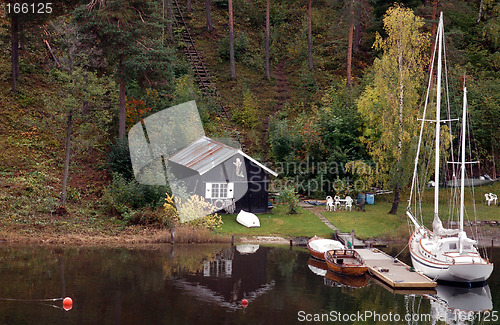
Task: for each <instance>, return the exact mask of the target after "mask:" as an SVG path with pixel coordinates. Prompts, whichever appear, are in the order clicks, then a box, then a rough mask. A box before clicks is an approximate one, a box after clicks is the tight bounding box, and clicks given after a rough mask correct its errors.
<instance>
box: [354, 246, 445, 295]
mask: <svg viewBox="0 0 500 325" xmlns="http://www.w3.org/2000/svg"><path fill="white" fill-rule="evenodd" d="M356 251H357V252H358V253H359V255H361V257H362V258H363V259H364V261H365V263H366V265H367V266H368V268H369V270H370V273H371V274H372V276H374V277H376V278H377V279H378V280H380V281H382V282H384V283H385V284H387V285H388V286H390V287H391V288H393V289H431V288H435V287H436V285H437V283H436V282H434V281H432V279H430V278H428V277H427V276H425V275H423V274H421V273H419V272H413V271H410V267H409V266H408V265H407V264H405V263H403V262H401V261H400V260H397V259H394V258H393V257H392V256H390V255H387V254H385V253H384V252H382V251H380V250H378V249H376V248H375V249H357V250H356Z"/></svg>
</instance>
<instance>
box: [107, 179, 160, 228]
mask: <svg viewBox="0 0 500 325" xmlns="http://www.w3.org/2000/svg"><path fill="white" fill-rule="evenodd" d="M166 190H167V188H166V186H152V185H142V184H139V183H138V182H137V181H136V180H135V179H132V180H127V179H126V178H125V177H123V175H121V174H119V173H113V182H112V184H111V185H110V186H109V187H108V188H107V189H105V191H104V195H103V198H102V207H103V209H104V211H105V212H106V213H109V214H113V215H118V216H121V217H123V218H124V219H125V218H126V219H127V220H126V221H127V222H128V221H129V220H128V219H133V218H132V217H131V216H130V214H132V216H133V214H134V213H137V211H136V210H140V209H143V208H149V209H151V210H154V209H156V208H158V207H159V206H161V205H162V203H163V198H164V195H165V192H166ZM142 213H145V212H144V211H143V212H142Z"/></svg>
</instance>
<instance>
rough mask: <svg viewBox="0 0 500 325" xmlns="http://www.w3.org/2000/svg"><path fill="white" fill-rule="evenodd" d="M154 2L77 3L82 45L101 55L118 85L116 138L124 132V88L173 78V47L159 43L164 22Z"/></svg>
mask: <svg viewBox="0 0 500 325" xmlns="http://www.w3.org/2000/svg"><path fill="white" fill-rule="evenodd" d="M160 5H161V4H159V3H158V2H157V1H153V0H144V1H137V2H130V1H127V0H108V1H106V2H105V3H104V4H102V5H100V6H97V5H94V6H89V5H87V6H80V7H78V8H77V9H76V10H75V12H74V16H75V20H76V22H77V23H78V25H79V27H80V32H81V33H83V34H84V35H86V37H85V39H84V40H85V45H86V47H87V49H88V48H92V47H95V48H96V50H95V51H93V55H96V56H102V57H103V58H104V59H105V61H106V63H107V68H108V71H111V72H113V74H114V76H115V79H116V80H117V82H118V84H119V94H120V104H119V127H118V130H119V131H118V133H119V138H120V139H121V138H123V137H124V136H125V132H126V125H125V117H126V108H125V102H126V87H127V82H128V81H130V80H136V81H138V82H139V83H140V84H142V85H148V86H153V84H154V83H155V80H157V81H159V82H162V83H163V82H164V80H167V81H168V80H173V77H174V68H175V55H174V54H173V52H174V50H173V49H172V48H169V47H165V46H162V39H161V35H162V29H163V28H164V27H163V26H164V24H165V23H166V22H165V21H164V20H163V19H162V17H161V14H160V13H161V8H158V6H160Z"/></svg>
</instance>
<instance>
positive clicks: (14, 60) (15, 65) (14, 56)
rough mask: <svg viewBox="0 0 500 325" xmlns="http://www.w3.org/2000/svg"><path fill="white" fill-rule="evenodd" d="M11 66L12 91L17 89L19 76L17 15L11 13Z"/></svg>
mask: <svg viewBox="0 0 500 325" xmlns="http://www.w3.org/2000/svg"><path fill="white" fill-rule="evenodd" d="M11 49H12V53H11V65H12V66H11V68H12V91H14V92H16V91H17V79H18V78H19V17H18V16H17V15H15V14H12V19H11Z"/></svg>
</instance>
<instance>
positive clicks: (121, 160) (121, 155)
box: [108, 138, 133, 180]
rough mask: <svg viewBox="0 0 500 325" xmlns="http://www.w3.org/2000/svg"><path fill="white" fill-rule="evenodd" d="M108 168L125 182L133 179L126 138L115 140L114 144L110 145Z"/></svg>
mask: <svg viewBox="0 0 500 325" xmlns="http://www.w3.org/2000/svg"><path fill="white" fill-rule="evenodd" d="M108 167H109V169H110V170H111V172H112V173H118V174H120V175H121V176H122V177H123V178H125V179H126V180H131V179H132V178H133V173H132V161H131V160H130V151H129V147H128V140H127V139H126V138H123V139H116V142H115V143H114V144H113V143H111V144H110V152H109V162H108Z"/></svg>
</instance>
